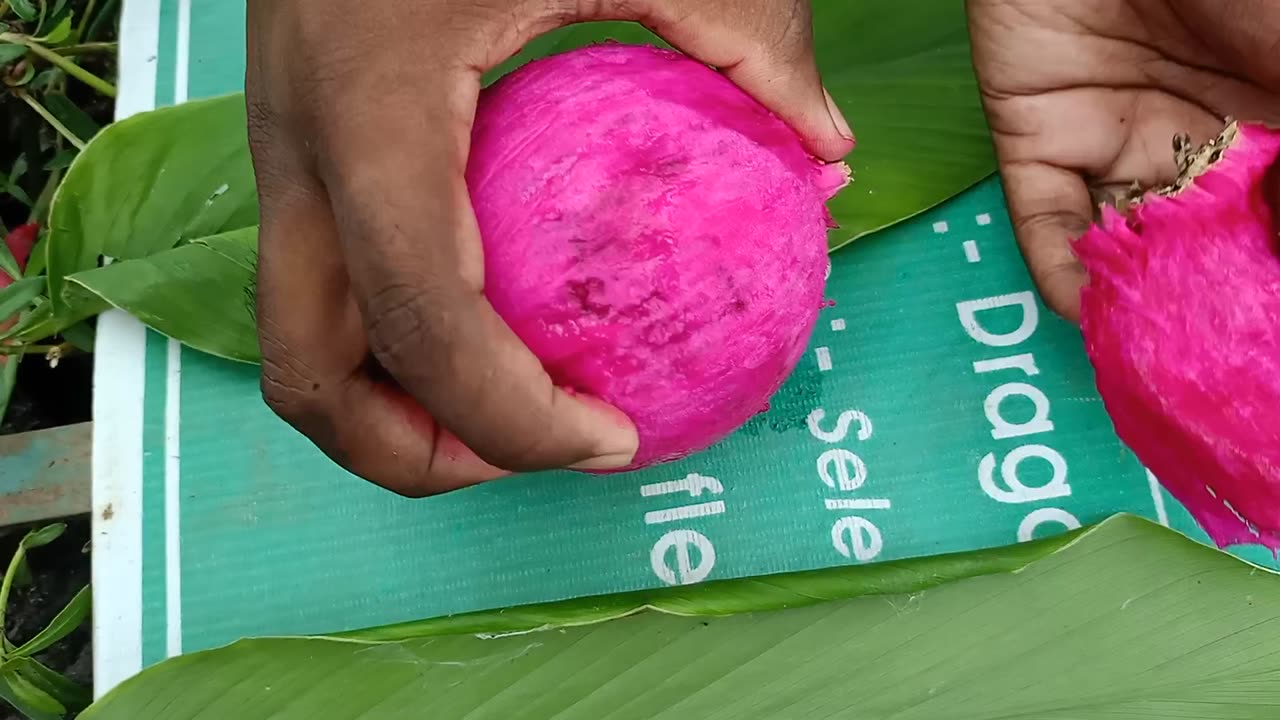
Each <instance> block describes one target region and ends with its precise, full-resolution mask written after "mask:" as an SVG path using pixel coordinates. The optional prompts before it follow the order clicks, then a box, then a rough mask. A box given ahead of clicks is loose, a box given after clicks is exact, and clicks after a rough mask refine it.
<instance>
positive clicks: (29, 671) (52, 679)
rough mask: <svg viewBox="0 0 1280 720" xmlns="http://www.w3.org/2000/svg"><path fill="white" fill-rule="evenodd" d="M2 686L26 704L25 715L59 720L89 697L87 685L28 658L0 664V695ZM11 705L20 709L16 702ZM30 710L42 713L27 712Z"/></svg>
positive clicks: (85, 704) (90, 697) (86, 701)
mask: <svg viewBox="0 0 1280 720" xmlns="http://www.w3.org/2000/svg"><path fill="white" fill-rule="evenodd" d="M6 687H7V688H8V689H10V690H11V691H14V693H15V695H16V696H17V697H18V698H19V699H20V701H22V702H25V703H26V705H27V707H28V708H29V710H28V715H27V716H28V717H30V718H33V719H34V718H43V717H49V718H57V719H58V720H61V719H62V718H64V717H66V715H67V713H69V712H78V711H80V710H83V709H84V708H85V707H86V706H87V705H88V704H89V702H90V700H92V695H91V694H90V692H89V691H88V689H87V688H85V687H83V686H81V685H79V684H77V683H74V682H72V681H70V680H68V679H67V678H65V677H63V676H62V675H60V674H59V673H56V672H54V671H53V670H50V669H49V668H47V667H45V666H44V665H43V664H41V663H40V662H38V661H36V660H34V659H32V658H29V657H19V658H13V659H12V660H8V661H6V662H5V663H4V664H3V665H0V696H3V693H4V690H5V688H6ZM14 706H15V707H19V708H21V706H20V705H18V704H17V703H14ZM31 710H34V711H35V712H36V713H45V714H31Z"/></svg>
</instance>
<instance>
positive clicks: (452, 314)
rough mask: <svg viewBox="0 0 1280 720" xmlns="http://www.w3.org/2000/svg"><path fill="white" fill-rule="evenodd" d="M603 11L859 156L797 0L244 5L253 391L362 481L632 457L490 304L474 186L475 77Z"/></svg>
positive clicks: (817, 146)
mask: <svg viewBox="0 0 1280 720" xmlns="http://www.w3.org/2000/svg"><path fill="white" fill-rule="evenodd" d="M604 19H617V20H638V21H641V22H643V23H644V24H645V25H647V26H648V27H650V28H651V29H653V30H654V31H655V32H657V33H658V34H660V35H662V36H663V37H664V38H665V39H667V40H668V41H669V42H671V43H672V44H673V45H675V46H677V47H678V48H680V49H682V50H683V51H685V52H687V53H688V54H690V55H692V56H693V57H696V58H697V59H699V60H701V61H703V62H706V63H708V64H710V65H714V66H716V67H719V68H721V69H722V70H723V71H724V72H725V73H726V74H727V75H728V76H729V77H730V78H731V79H732V80H734V81H735V82H737V83H738V84H739V85H740V86H741V87H743V88H744V89H745V90H746V91H748V92H750V93H752V94H753V95H755V96H756V97H757V98H758V99H759V100H760V101H761V102H763V103H764V104H765V105H767V106H768V107H770V108H771V109H773V110H774V111H775V112H777V113H778V115H779V116H780V117H782V118H783V119H784V120H786V121H787V122H789V123H790V124H791V125H792V126H793V127H794V128H795V129H796V130H797V132H798V133H800V135H801V136H802V137H803V138H804V139H805V141H806V142H807V144H808V146H809V148H810V150H811V151H812V152H813V153H814V154H815V155H818V156H820V157H823V158H826V159H832V160H834V159H838V158H840V157H841V156H843V155H845V154H846V153H847V152H848V151H849V150H850V149H851V147H852V144H853V143H852V140H851V139H850V135H851V134H850V132H849V130H848V126H847V124H845V123H844V121H843V120H842V119H841V118H840V116H839V114H838V111H834V110H833V109H832V108H833V106H832V105H831V104H830V103H829V102H828V100H827V99H826V96H825V94H824V91H823V88H822V84H821V81H820V79H819V76H818V71H817V68H816V67H815V65H814V60H813V55H812V51H811V48H810V40H811V27H810V15H809V5H808V2H807V1H801V0H795V1H794V2H792V1H790V0H631V1H624V0H414V1H413V2H407V1H405V0H370V1H369V2H363V3H351V2H347V1H346V0H249V24H248V38H249V53H248V73H247V78H246V90H247V102H248V112H249V139H250V144H251V147H252V151H253V159H254V167H255V172H256V175H257V181H258V186H259V191H260V196H261V201H262V224H261V236H260V250H259V252H260V264H259V271H258V323H259V333H260V342H261V346H262V353H263V375H262V389H263V394H264V396H265V399H266V401H267V403H268V404H269V405H270V406H271V407H272V408H273V409H274V410H275V411H276V412H277V413H278V414H279V415H280V416H282V417H283V418H284V419H285V420H287V421H288V422H289V423H291V424H292V425H293V426H294V427H296V428H297V429H298V430H299V431H300V432H302V433H303V434H305V435H306V436H308V437H309V438H310V439H311V440H312V441H313V442H315V443H316V444H317V445H318V446H319V447H320V448H321V449H322V450H323V451H324V452H326V453H327V454H328V455H329V456H330V457H331V458H333V459H334V460H335V461H336V462H338V463H340V464H341V465H343V466H344V467H346V468H347V469H348V470H350V471H352V472H353V473H355V474H357V475H360V476H363V477H365V478H367V479H369V480H372V481H373V482H375V483H378V484H379V485H382V486H384V487H386V488H388V489H391V490H393V491H396V492H398V493H401V494H405V495H413V496H418V495H425V494H430V493H435V492H442V491H446V490H451V489H454V488H458V487H461V486H465V485H470V484H473V483H477V482H481V481H484V480H489V479H492V478H494V477H498V476H500V475H502V474H504V473H505V472H508V471H530V470H541V469H547V468H558V467H565V466H575V467H579V468H592V469H606V468H613V467H623V466H625V465H627V464H628V463H629V461H630V460H631V457H632V456H633V455H634V453H635V451H636V446H637V442H638V441H637V436H636V432H635V428H634V427H633V426H632V425H631V423H630V422H629V421H628V420H627V419H626V418H625V417H622V416H621V413H619V412H618V411H617V410H615V409H613V408H610V407H607V406H605V405H604V404H603V403H601V402H599V401H594V400H592V399H590V398H583V397H580V396H574V395H571V394H569V393H567V392H565V391H564V390H562V389H560V388H556V387H554V386H553V384H552V382H551V379H550V378H549V377H548V376H547V374H546V373H545V372H544V371H543V369H542V367H541V365H540V364H539V362H538V361H537V359H536V358H535V357H534V356H533V355H532V354H531V353H530V352H529V350H528V349H527V348H525V347H524V346H523V345H522V344H521V343H520V342H519V340H518V339H517V338H516V337H515V335H514V334H513V333H512V332H511V331H510V330H509V329H508V328H507V327H506V325H505V324H503V322H502V320H501V319H500V318H499V317H498V316H497V315H496V314H495V313H494V311H493V309H492V308H491V307H490V306H489V304H488V303H487V302H486V300H485V298H484V295H483V294H482V291H483V285H482V283H483V278H484V257H483V251H482V248H481V243H480V238H479V234H478V230H477V227H476V221H475V218H474V216H473V213H472V210H471V206H470V201H469V198H468V194H467V188H466V184H465V182H464V179H463V172H464V169H465V167H466V162H467V153H468V145H469V141H470V129H471V123H472V117H473V115H474V112H475V107H476V101H477V97H478V94H479V92H480V81H481V74H482V73H483V72H484V71H486V70H488V69H490V68H492V67H494V66H496V65H497V64H499V63H500V62H502V61H503V60H505V59H507V58H508V57H510V56H511V55H513V54H514V53H515V52H517V51H518V50H519V48H520V47H521V46H522V45H523V44H524V43H525V42H527V41H528V40H530V39H531V38H533V37H535V36H537V35H540V34H542V33H544V32H546V31H548V30H551V29H553V28H555V27H557V26H560V25H563V24H566V23H571V22H576V21H586V20H604Z"/></svg>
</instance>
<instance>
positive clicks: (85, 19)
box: [76, 0, 95, 40]
mask: <svg viewBox="0 0 1280 720" xmlns="http://www.w3.org/2000/svg"><path fill="white" fill-rule="evenodd" d="M94 4H95V0H89V3H88V4H87V5H86V6H85V8H84V12H82V13H80V26H79V27H77V28H76V39H77V40H83V39H84V29H85V27H87V26H88V24H89V18H90V17H92V16H93V6H94Z"/></svg>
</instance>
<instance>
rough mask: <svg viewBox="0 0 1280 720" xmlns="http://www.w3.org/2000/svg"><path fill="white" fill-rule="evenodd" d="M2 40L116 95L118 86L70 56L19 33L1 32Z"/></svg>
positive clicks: (76, 77)
mask: <svg viewBox="0 0 1280 720" xmlns="http://www.w3.org/2000/svg"><path fill="white" fill-rule="evenodd" d="M0 41H3V42H10V43H13V44H15V45H22V46H23V47H25V48H27V49H28V50H30V51H31V52H32V53H33V54H34V55H36V56H37V57H39V58H41V59H43V60H45V61H47V62H49V63H50V64H52V65H55V66H57V67H58V68H60V69H61V70H62V71H63V72H65V73H66V74H68V75H70V76H71V77H73V78H75V79H77V80H79V81H80V82H82V83H84V84H85V85H88V86H89V87H91V88H93V89H94V90H97V91H98V92H100V93H102V94H103V95H106V96H107V97H115V96H116V86H115V85H112V84H111V83H109V82H107V81H106V80H103V79H102V78H100V77H98V76H97V75H94V74H93V73H91V72H89V71H88V70H85V69H84V68H82V67H80V66H79V65H77V64H75V63H74V62H72V61H71V59H70V58H66V57H63V56H62V55H59V54H58V53H56V52H54V51H53V50H50V49H49V48H47V47H45V46H43V45H41V44H40V43H38V42H36V41H34V40H32V39H31V38H30V37H27V36H26V35H18V34H15V33H0Z"/></svg>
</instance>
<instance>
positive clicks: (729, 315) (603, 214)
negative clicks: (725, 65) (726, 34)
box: [467, 43, 849, 469]
mask: <svg viewBox="0 0 1280 720" xmlns="http://www.w3.org/2000/svg"><path fill="white" fill-rule="evenodd" d="M848 182H849V171H848V169H847V168H846V167H845V166H844V165H841V164H833V165H827V164H824V163H822V162H820V161H819V160H817V159H815V158H813V157H812V156H810V155H809V154H808V153H807V152H806V151H805V149H804V147H803V145H802V142H801V139H800V138H799V136H798V135H797V134H796V133H795V132H794V131H792V130H791V129H790V128H789V127H788V126H787V125H786V124H785V123H783V122H782V121H781V120H780V119H778V118H777V117H775V116H774V115H773V114H771V113H770V112H769V111H768V110H767V109H765V108H764V107H763V106H761V105H760V104H759V103H758V102H756V101H755V100H754V99H753V98H751V97H750V96H748V95H747V94H746V93H744V92H743V91H742V90H740V89H739V88H738V87H737V86H735V85H734V84H733V83H732V82H730V81H729V80H728V79H726V78H725V77H724V76H723V75H721V74H720V73H718V72H716V71H714V70H712V69H711V68H708V67H707V66H705V65H703V64H701V63H698V62H696V61H694V60H692V59H690V58H688V57H686V56H683V55H680V54H678V53H675V52H671V51H667V50H660V49H657V48H652V47H647V46H632V45H622V44H616V43H611V44H606V45H597V46H592V47H589V48H585V49H580V50H574V51H570V52H566V53H563V54H560V55H556V56H553V57H550V58H546V59H542V60H538V61H535V62H532V63H530V64H528V65H525V66H524V67H523V68H521V69H519V70H517V71H516V72H514V73H512V74H510V75H508V76H506V77H505V78H503V79H501V80H499V81H498V82H497V83H495V84H494V85H493V86H491V87H490V88H488V89H487V90H486V91H485V92H484V93H483V95H482V96H481V100H480V103H479V107H478V109H477V114H476V119H475V125H474V129H473V132H472V146H471V154H470V162H469V165H468V168H467V184H468V189H469V191H470V194H471V200H472V205H473V207H474V209H475V213H476V218H477V219H478V221H479V226H480V232H481V236H482V237H483V243H484V251H485V295H486V296H487V298H488V299H489V301H490V302H491V303H492V305H493V307H494V308H495V309H496V310H497V312H498V314H499V315H500V316H501V317H502V318H503V319H504V320H505V321H506V322H507V324H508V325H509V326H510V327H511V329H512V330H513V331H514V332H515V333H516V335H517V336H519V337H520V339H521V340H522V341H523V342H524V343H525V344H526V345H528V347H529V348H530V349H531V350H532V351H533V353H534V354H535V355H537V357H538V358H539V359H540V360H541V361H542V364H543V366H544V367H545V368H546V370H547V372H548V373H549V374H550V376H551V378H552V379H553V380H554V381H555V383H556V384H557V385H559V386H562V387H565V388H568V389H570V390H572V391H576V392H580V393H584V394H589V395H592V396H595V397H598V398H601V399H603V400H605V401H606V402H609V403H611V404H612V405H614V406H615V407H617V408H618V409H620V410H621V411H623V412H624V413H626V414H627V416H628V417H630V419H631V420H632V422H634V423H635V425H636V428H637V430H638V432H639V436H640V446H639V452H638V454H637V455H636V457H635V459H634V461H633V463H632V465H631V466H630V468H629V469H634V468H638V467H643V466H646V465H651V464H655V463H659V462H664V461H669V460H674V459H677V458H680V457H683V456H686V455H688V454H690V453H692V452H696V451H699V450H702V449H704V448H707V447H709V446H710V445H712V444H714V443H715V442H717V441H719V440H720V439H722V438H724V437H725V436H727V435H728V434H729V433H731V432H732V431H734V430H735V429H737V428H738V427H739V426H741V425H742V424H743V423H745V422H746V421H747V420H749V419H750V418H751V417H752V416H753V415H755V414H756V413H758V412H760V411H761V410H762V409H763V408H764V407H765V405H766V403H767V402H768V399H769V398H770V396H772V395H773V394H774V392H775V391H777V390H778V388H779V387H780V386H781V384H782V383H783V381H784V380H785V379H786V377H787V376H788V375H789V374H790V373H791V371H792V370H793V369H794V368H795V366H796V365H797V363H798V362H799V361H800V359H801V357H803V354H804V351H805V348H806V345H807V343H808V340H809V337H810V334H811V333H812V331H813V327H814V324H815V322H816V320H817V316H818V312H819V308H820V306H821V304H822V296H823V289H824V284H825V274H826V269H827V257H826V253H827V244H826V236H827V230H828V228H829V227H830V226H831V225H832V222H831V216H830V214H829V213H828V211H827V209H826V205H825V203H826V200H827V199H829V198H830V197H832V196H833V195H834V194H835V193H836V192H837V191H839V190H840V189H841V188H842V187H844V186H845V185H846V184H847V183H848Z"/></svg>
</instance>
